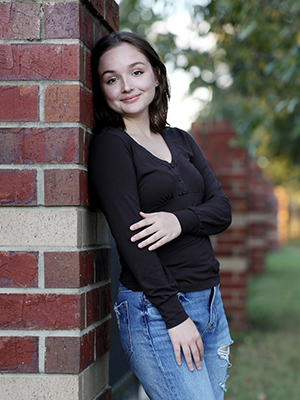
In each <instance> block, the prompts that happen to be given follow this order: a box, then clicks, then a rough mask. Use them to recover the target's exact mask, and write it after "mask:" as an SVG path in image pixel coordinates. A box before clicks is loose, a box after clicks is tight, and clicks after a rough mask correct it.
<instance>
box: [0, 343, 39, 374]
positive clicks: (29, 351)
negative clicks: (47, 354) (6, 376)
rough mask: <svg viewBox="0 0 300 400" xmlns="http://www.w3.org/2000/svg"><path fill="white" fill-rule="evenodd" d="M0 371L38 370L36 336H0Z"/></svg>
mask: <svg viewBox="0 0 300 400" xmlns="http://www.w3.org/2000/svg"><path fill="white" fill-rule="evenodd" d="M0 371H1V372H2V373H3V372H11V373H14V372H18V373H19V372H38V338H37V337H1V338H0Z"/></svg>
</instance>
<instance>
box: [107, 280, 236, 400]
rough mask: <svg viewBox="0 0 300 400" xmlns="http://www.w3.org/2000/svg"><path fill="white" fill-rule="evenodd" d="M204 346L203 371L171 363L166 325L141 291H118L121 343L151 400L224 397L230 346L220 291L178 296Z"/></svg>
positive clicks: (120, 288)
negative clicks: (191, 369)
mask: <svg viewBox="0 0 300 400" xmlns="http://www.w3.org/2000/svg"><path fill="white" fill-rule="evenodd" d="M178 298H179V300H180V301H181V303H182V305H183V307H184V308H185V310H186V312H187V314H188V315H189V316H190V318H191V319H192V320H193V321H194V323H195V324H196V326H197V328H198V330H199V332H200V335H201V338H202V341H203V345H204V360H203V361H202V362H201V366H202V368H201V370H200V371H198V370H197V369H196V368H195V369H194V371H193V372H191V371H190V370H189V369H188V367H187V365H186V362H185V359H184V356H183V354H182V365H181V366H178V365H177V363H176V360H175V356H174V351H173V346H172V343H171V340H170V338H169V334H168V331H167V329H166V325H165V323H164V321H163V320H162V318H161V315H160V313H159V312H158V310H157V309H156V308H155V307H154V306H153V305H152V304H151V302H150V301H149V300H148V299H147V298H146V296H145V295H144V293H143V292H135V291H131V290H129V289H127V288H126V287H124V286H123V285H122V284H120V287H119V294H118V299H117V302H116V304H115V312H116V316H117V321H118V327H119V333H120V338H121V343H122V346H123V349H124V352H125V355H126V358H127V360H128V362H129V364H130V367H131V369H132V371H133V372H134V374H135V375H136V376H137V377H138V379H139V380H140V382H141V384H142V386H143V387H144V389H145V392H146V393H147V395H148V397H149V398H150V399H151V400H222V399H224V392H225V391H226V389H225V381H226V379H227V377H228V376H227V367H228V366H229V345H230V344H231V343H233V342H232V340H231V337H230V333H229V329H228V324H227V320H226V316H225V313H224V309H223V304H222V299H221V293H220V290H219V287H218V286H216V287H215V288H212V289H207V290H202V291H198V292H188V293H178Z"/></svg>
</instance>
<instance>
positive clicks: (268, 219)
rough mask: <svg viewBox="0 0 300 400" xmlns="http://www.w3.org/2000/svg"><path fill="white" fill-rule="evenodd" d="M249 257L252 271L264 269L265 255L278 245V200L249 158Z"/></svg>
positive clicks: (250, 270) (253, 272)
mask: <svg viewBox="0 0 300 400" xmlns="http://www.w3.org/2000/svg"><path fill="white" fill-rule="evenodd" d="M248 182H249V189H248V193H249V195H248V261H249V273H250V274H262V273H264V272H265V256H266V254H267V252H268V251H269V250H271V249H272V250H274V249H276V247H277V243H278V242H277V226H276V225H277V218H276V215H277V200H276V198H275V195H274V188H273V185H271V183H270V182H269V181H267V180H266V179H265V178H264V176H263V174H262V170H261V168H259V166H258V165H257V162H256V161H255V160H249V162H248Z"/></svg>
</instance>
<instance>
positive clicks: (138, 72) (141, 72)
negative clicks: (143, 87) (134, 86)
mask: <svg viewBox="0 0 300 400" xmlns="http://www.w3.org/2000/svg"><path fill="white" fill-rule="evenodd" d="M143 73H144V72H143V71H140V70H138V71H134V72H133V75H134V76H138V75H142V74H143Z"/></svg>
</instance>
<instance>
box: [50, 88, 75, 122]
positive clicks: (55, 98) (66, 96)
mask: <svg viewBox="0 0 300 400" xmlns="http://www.w3.org/2000/svg"><path fill="white" fill-rule="evenodd" d="M79 93H80V89H79V86H78V85H51V86H48V87H47V88H46V91H45V121H46V122H79V121H80V107H79V104H80V102H79Z"/></svg>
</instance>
